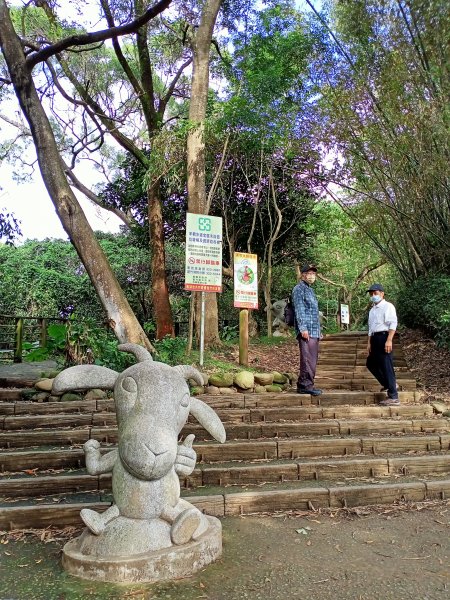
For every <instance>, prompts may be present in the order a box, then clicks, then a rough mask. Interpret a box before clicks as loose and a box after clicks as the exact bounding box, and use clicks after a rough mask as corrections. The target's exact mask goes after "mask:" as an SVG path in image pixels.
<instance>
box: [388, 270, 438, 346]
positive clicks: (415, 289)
mask: <svg viewBox="0 0 450 600" xmlns="http://www.w3.org/2000/svg"><path fill="white" fill-rule="evenodd" d="M449 298H450V276H449V275H429V276H427V277H421V278H420V279H417V280H416V281H414V282H413V283H412V284H409V285H405V286H404V287H403V289H401V290H400V292H399V296H398V306H397V308H398V313H399V318H400V320H401V322H402V323H403V324H404V325H407V326H408V327H413V328H419V329H424V330H426V331H428V332H429V333H431V334H432V335H433V336H434V337H435V339H436V341H437V342H438V344H440V345H441V346H446V347H447V348H450V308H449Z"/></svg>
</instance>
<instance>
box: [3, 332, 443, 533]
mask: <svg viewBox="0 0 450 600" xmlns="http://www.w3.org/2000/svg"><path fill="white" fill-rule="evenodd" d="M366 342H367V338H366V336H365V335H354V334H345V335H344V334H342V335H334V336H328V337H327V338H325V339H324V340H323V342H322V344H321V353H320V361H319V366H318V374H317V380H316V383H317V385H318V386H319V387H322V388H323V389H324V393H323V395H322V396H319V397H310V396H303V395H297V394H295V393H290V392H284V393H280V394H269V393H266V394H260V395H257V394H254V393H251V394H250V393H249V394H246V393H243V394H233V395H229V396H222V395H221V396H211V397H208V396H202V399H203V400H205V401H207V402H208V403H209V404H210V405H211V406H212V407H213V408H214V409H215V410H216V411H217V413H218V414H219V415H220V417H221V419H222V420H223V422H224V424H225V428H226V430H227V442H226V443H225V444H223V445H222V444H219V443H216V442H215V441H212V440H211V438H210V436H209V435H208V434H207V432H206V431H205V430H204V429H203V428H202V427H200V426H199V425H198V424H197V423H196V422H195V421H194V420H192V422H191V421H190V422H189V423H188V424H187V425H186V427H185V429H184V430H183V436H185V435H187V434H189V433H194V434H195V436H196V442H195V443H194V448H195V449H196V451H197V458H198V463H197V467H196V469H195V471H194V472H193V473H192V474H191V475H190V476H189V477H183V478H182V479H181V480H180V481H181V486H182V495H183V496H185V497H189V499H190V501H191V502H192V503H193V504H195V505H196V506H198V507H199V508H200V509H202V510H204V511H205V512H207V513H208V514H212V515H216V516H223V515H239V514H248V513H258V512H275V511H289V510H315V509H319V508H323V507H352V506H360V505H368V504H374V503H377V504H379V503H392V502H401V501H422V500H426V499H446V498H448V497H449V495H450V420H449V419H447V418H445V417H442V416H441V415H439V414H435V413H434V410H433V407H432V406H430V405H428V404H424V403H421V402H420V393H419V392H417V391H416V382H415V380H414V378H413V377H412V375H411V373H410V372H409V371H408V368H407V365H406V362H405V360H404V358H403V354H402V352H401V347H399V344H398V341H397V343H396V358H395V366H396V371H397V375H398V383H399V386H400V392H399V396H400V401H401V405H400V406H395V407H381V406H378V405H377V402H378V401H379V400H380V399H382V398H384V397H385V396H384V394H383V393H380V392H379V384H378V383H377V382H376V381H375V380H374V379H373V378H372V376H371V375H370V374H369V373H368V371H367V370H366V369H365V367H364V364H365V347H366ZM286 367H287V368H286V370H291V369H292V365H287V366H286ZM16 385H17V384H16ZM21 397H22V396H21V391H20V389H19V388H8V389H4V390H0V530H7V529H14V528H31V527H36V528H38V527H47V526H48V525H55V526H66V525H78V524H80V523H81V521H80V518H79V512H80V509H81V508H86V507H89V508H94V509H97V510H103V509H105V508H106V507H107V506H109V504H110V503H111V500H112V497H111V476H110V474H106V475H100V476H91V475H88V474H87V473H86V470H85V468H84V452H83V448H82V447H83V444H84V442H85V441H87V440H88V439H97V440H98V441H100V442H101V444H102V448H103V449H104V451H105V452H106V451H108V450H110V449H111V448H113V447H115V444H116V442H117V429H116V419H115V413H114V402H113V400H111V399H102V400H82V401H73V402H42V403H38V402H31V401H23V400H21Z"/></svg>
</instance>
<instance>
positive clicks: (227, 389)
mask: <svg viewBox="0 0 450 600" xmlns="http://www.w3.org/2000/svg"><path fill="white" fill-rule="evenodd" d="M219 391H220V393H221V394H223V395H224V396H226V395H227V394H237V389H236V388H234V387H222V388H219Z"/></svg>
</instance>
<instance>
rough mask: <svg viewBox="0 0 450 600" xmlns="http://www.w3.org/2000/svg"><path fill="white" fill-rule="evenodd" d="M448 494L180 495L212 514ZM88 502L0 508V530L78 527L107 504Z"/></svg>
mask: <svg viewBox="0 0 450 600" xmlns="http://www.w3.org/2000/svg"><path fill="white" fill-rule="evenodd" d="M449 494H450V479H445V478H437V479H436V478H433V479H430V480H427V481H406V482H404V481H403V480H402V481H396V482H395V483H366V484H355V485H342V486H333V485H323V486H322V485H319V484H318V483H317V482H316V485H314V486H311V485H309V486H308V484H307V483H306V484H303V482H294V483H293V484H277V489H261V488H256V489H252V490H251V491H245V492H243V491H238V490H235V489H234V488H233V487H231V488H227V490H226V491H225V492H224V493H216V494H214V493H211V494H210V495H202V496H197V495H190V494H188V495H184V496H185V497H186V498H187V499H188V500H189V502H191V503H192V504H194V505H195V506H197V507H198V508H199V509H200V510H202V511H203V512H206V513H207V514H210V515H214V516H228V515H230V516H231V515H244V514H252V513H262V512H264V513H274V512H280V511H293V510H305V511H307V510H317V509H319V508H342V507H355V506H367V505H370V504H392V503H393V502H408V501H412V502H421V501H424V500H436V499H438V500H444V499H446V498H448V497H449ZM91 497H92V500H91V501H84V502H81V501H75V502H71V500H72V498H71V497H70V495H69V496H67V497H66V498H59V497H55V500H54V501H53V504H44V503H41V504H36V505H26V506H18V505H17V504H15V505H14V506H6V507H5V506H3V507H1V508H0V529H2V530H11V529H26V528H42V527H48V526H49V525H54V524H55V523H57V524H58V526H59V527H63V526H68V525H78V526H79V525H81V519H80V516H79V513H80V510H81V509H82V508H90V509H93V510H98V511H103V510H105V509H106V508H107V507H108V506H110V505H111V503H110V502H105V501H103V502H102V497H101V495H97V494H92V495H91Z"/></svg>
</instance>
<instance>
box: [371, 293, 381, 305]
mask: <svg viewBox="0 0 450 600" xmlns="http://www.w3.org/2000/svg"><path fill="white" fill-rule="evenodd" d="M370 300H371V302H373V303H375V304H377V303H378V302H379V301H380V300H381V296H378V295H377V294H375V296H370Z"/></svg>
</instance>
